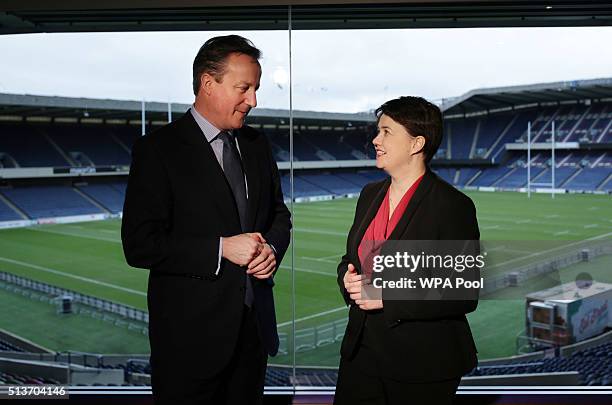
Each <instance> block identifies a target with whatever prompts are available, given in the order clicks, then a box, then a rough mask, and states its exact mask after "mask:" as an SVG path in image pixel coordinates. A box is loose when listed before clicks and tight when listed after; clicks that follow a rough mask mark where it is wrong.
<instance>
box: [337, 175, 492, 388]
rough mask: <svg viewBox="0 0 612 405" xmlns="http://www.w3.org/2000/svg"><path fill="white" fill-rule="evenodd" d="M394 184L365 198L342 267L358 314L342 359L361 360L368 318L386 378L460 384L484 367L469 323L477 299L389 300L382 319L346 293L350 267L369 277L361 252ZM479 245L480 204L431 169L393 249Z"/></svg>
mask: <svg viewBox="0 0 612 405" xmlns="http://www.w3.org/2000/svg"><path fill="white" fill-rule="evenodd" d="M390 184H391V180H390V178H387V179H386V180H383V181H379V182H376V183H370V184H368V185H366V186H365V187H364V189H363V190H362V192H361V195H360V196H359V200H358V202H357V207H356V211H355V219H354V222H353V225H352V227H351V230H350V232H349V235H348V239H347V253H346V254H345V255H344V256H343V257H342V261H341V262H340V264H339V266H338V284H339V286H340V291H341V293H342V295H343V297H344V299H345V301H346V303H347V305H350V306H351V307H350V311H349V322H348V325H347V329H346V334H345V336H344V340H343V342H342V348H341V354H342V357H343V358H344V359H347V360H351V359H352V358H353V357H354V355H355V353H356V350H357V349H358V347H359V344H360V339H361V336H362V333H363V330H364V325H365V324H366V318H368V317H372V318H371V319H370V320H369V321H368V328H372V329H373V330H372V331H370V329H368V330H369V331H370V332H371V334H372V335H373V336H374V341H375V342H376V344H375V346H376V347H374V350H375V351H376V352H377V353H378V355H379V357H380V359H381V362H382V366H381V369H382V372H383V373H384V374H385V375H386V376H388V377H389V378H393V379H397V380H405V381H413V382H419V381H420V382H424V381H436V380H444V379H451V378H457V377H460V376H462V375H464V374H465V373H467V372H468V371H469V370H471V369H472V368H474V367H475V365H476V362H477V359H476V347H475V345H474V341H473V339H472V334H471V332H470V327H469V324H468V322H467V319H466V317H465V314H467V313H469V312H472V311H474V310H475V309H476V306H477V303H478V301H477V299H474V300H458V301H448V300H440V301H431V300H428V301H399V300H385V294H384V292H383V309H382V313H381V312H380V311H374V312H370V313H369V314H368V313H366V311H363V310H361V309H360V308H359V307H358V306H357V305H355V304H354V303H353V302H352V301H351V300H350V297H349V295H348V293H347V292H346V289H345V288H344V282H343V278H344V275H345V273H346V271H347V267H348V263H352V264H353V265H354V266H355V268H356V269H357V272H358V273H360V272H361V264H360V261H359V257H358V247H359V244H360V242H361V240H362V238H363V235H364V233H365V231H366V229H367V228H368V226H369V225H370V222H371V221H372V219H373V218H374V217H375V215H376V212H377V211H378V208H379V207H380V204H381V203H382V201H383V199H384V196H385V193H386V192H387V189H388V188H389V185H390ZM479 238H480V233H479V230H478V223H477V220H476V209H475V207H474V204H473V203H472V201H471V200H470V199H469V198H468V197H467V196H466V195H464V194H463V193H461V192H460V191H458V190H457V189H455V188H454V187H452V186H451V185H449V184H448V183H446V182H445V181H443V180H442V179H440V178H439V177H438V176H436V175H435V174H434V173H433V172H431V171H430V170H429V169H428V170H427V171H426V173H425V175H424V177H423V179H422V181H421V183H420V185H419V187H418V188H417V190H416V192H415V193H414V195H413V196H412V199H411V200H410V203H409V205H408V207H407V208H406V211H405V213H404V214H403V216H402V217H401V219H400V221H399V223H398V224H397V226H396V227H395V229H394V230H393V232H392V233H391V235H390V236H389V238H388V241H392V240H427V241H430V240H473V241H476V240H478V239H479ZM391 243H392V242H391ZM474 253H477V252H474ZM478 277H479V276H478ZM476 298H477V297H476Z"/></svg>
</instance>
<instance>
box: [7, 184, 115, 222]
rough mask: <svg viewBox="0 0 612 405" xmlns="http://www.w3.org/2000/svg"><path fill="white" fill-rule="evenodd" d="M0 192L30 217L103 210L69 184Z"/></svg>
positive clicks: (88, 212)
mask: <svg viewBox="0 0 612 405" xmlns="http://www.w3.org/2000/svg"><path fill="white" fill-rule="evenodd" d="M0 192H1V193H2V194H3V195H4V197H6V198H7V199H9V200H10V201H11V202H12V203H13V204H14V205H15V206H17V207H19V208H20V209H21V210H22V211H24V212H25V213H26V214H27V215H28V216H29V217H30V218H32V219H36V218H48V217H59V216H68V215H85V214H95V213H102V212H104V211H102V210H101V209H100V208H98V207H97V206H96V205H94V204H93V203H91V202H90V201H88V200H87V199H85V198H84V197H83V196H81V195H80V194H78V193H77V192H76V191H75V190H74V189H73V188H72V187H69V186H35V187H33V186H28V187H16V188H5V189H2V190H0Z"/></svg>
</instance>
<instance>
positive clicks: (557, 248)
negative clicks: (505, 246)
mask: <svg viewBox="0 0 612 405" xmlns="http://www.w3.org/2000/svg"><path fill="white" fill-rule="evenodd" d="M611 235H612V232H608V233H604V234H602V235H597V236H593V237H592V238H587V239H583V240H578V241H576V242H573V243H567V244H565V245H562V246H557V247H554V248H551V249H547V250H543V251H541V252H536V253H532V254H530V255H527V256H524V257H517V258H514V259H510V260H506V261H505V262H502V263H497V264H495V265H493V266H490V267H489V269H494V268H496V267H501V266H504V265H506V264H510V263H514V262H516V261H520V260H525V259H528V258H530V257H535V256H540V255H543V254H545V253H550V252H554V251H555V250H559V249H566V248H568V247H570V246H574V245H579V244H581V243H584V242H588V241H591V240H598V239H603V238H607V237H608V236H611Z"/></svg>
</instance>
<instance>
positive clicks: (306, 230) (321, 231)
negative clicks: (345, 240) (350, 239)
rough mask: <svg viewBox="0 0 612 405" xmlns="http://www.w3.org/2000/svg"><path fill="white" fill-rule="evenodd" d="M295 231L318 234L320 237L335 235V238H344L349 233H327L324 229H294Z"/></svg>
mask: <svg viewBox="0 0 612 405" xmlns="http://www.w3.org/2000/svg"><path fill="white" fill-rule="evenodd" d="M293 229H294V230H295V231H297V232H306V233H316V234H319V235H333V236H344V237H346V236H347V235H348V232H334V231H327V230H324V229H306V228H293Z"/></svg>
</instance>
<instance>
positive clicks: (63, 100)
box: [0, 93, 375, 126]
mask: <svg viewBox="0 0 612 405" xmlns="http://www.w3.org/2000/svg"><path fill="white" fill-rule="evenodd" d="M142 107H143V102H142V101H133V100H110V99H94V98H78V97H56V96H36V95H28V94H8V93H0V116H2V117H13V118H14V119H18V118H20V119H23V118H32V117H37V118H39V119H40V118H42V117H44V118H49V119H51V120H53V119H55V118H71V119H77V120H80V121H90V122H91V121H93V120H96V119H97V120H140V119H141V112H142ZM144 107H145V108H144V109H145V118H146V120H147V121H167V118H168V111H169V110H170V111H171V113H172V115H173V116H174V117H176V116H178V115H179V114H183V113H184V112H186V111H187V110H188V109H189V107H191V105H190V104H179V103H170V104H168V103H160V102H145V103H144ZM293 119H294V124H296V125H298V124H310V125H322V126H325V125H331V126H334V125H339V123H342V125H348V126H351V125H353V124H355V125H358V124H364V123H372V122H374V121H375V120H374V114H373V113H355V114H351V113H330V112H318V111H300V110H294V111H293ZM288 120H289V110H283V109H270V108H255V109H254V110H253V111H251V112H250V113H249V118H248V122H249V123H251V124H277V125H287V124H289V121H288Z"/></svg>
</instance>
